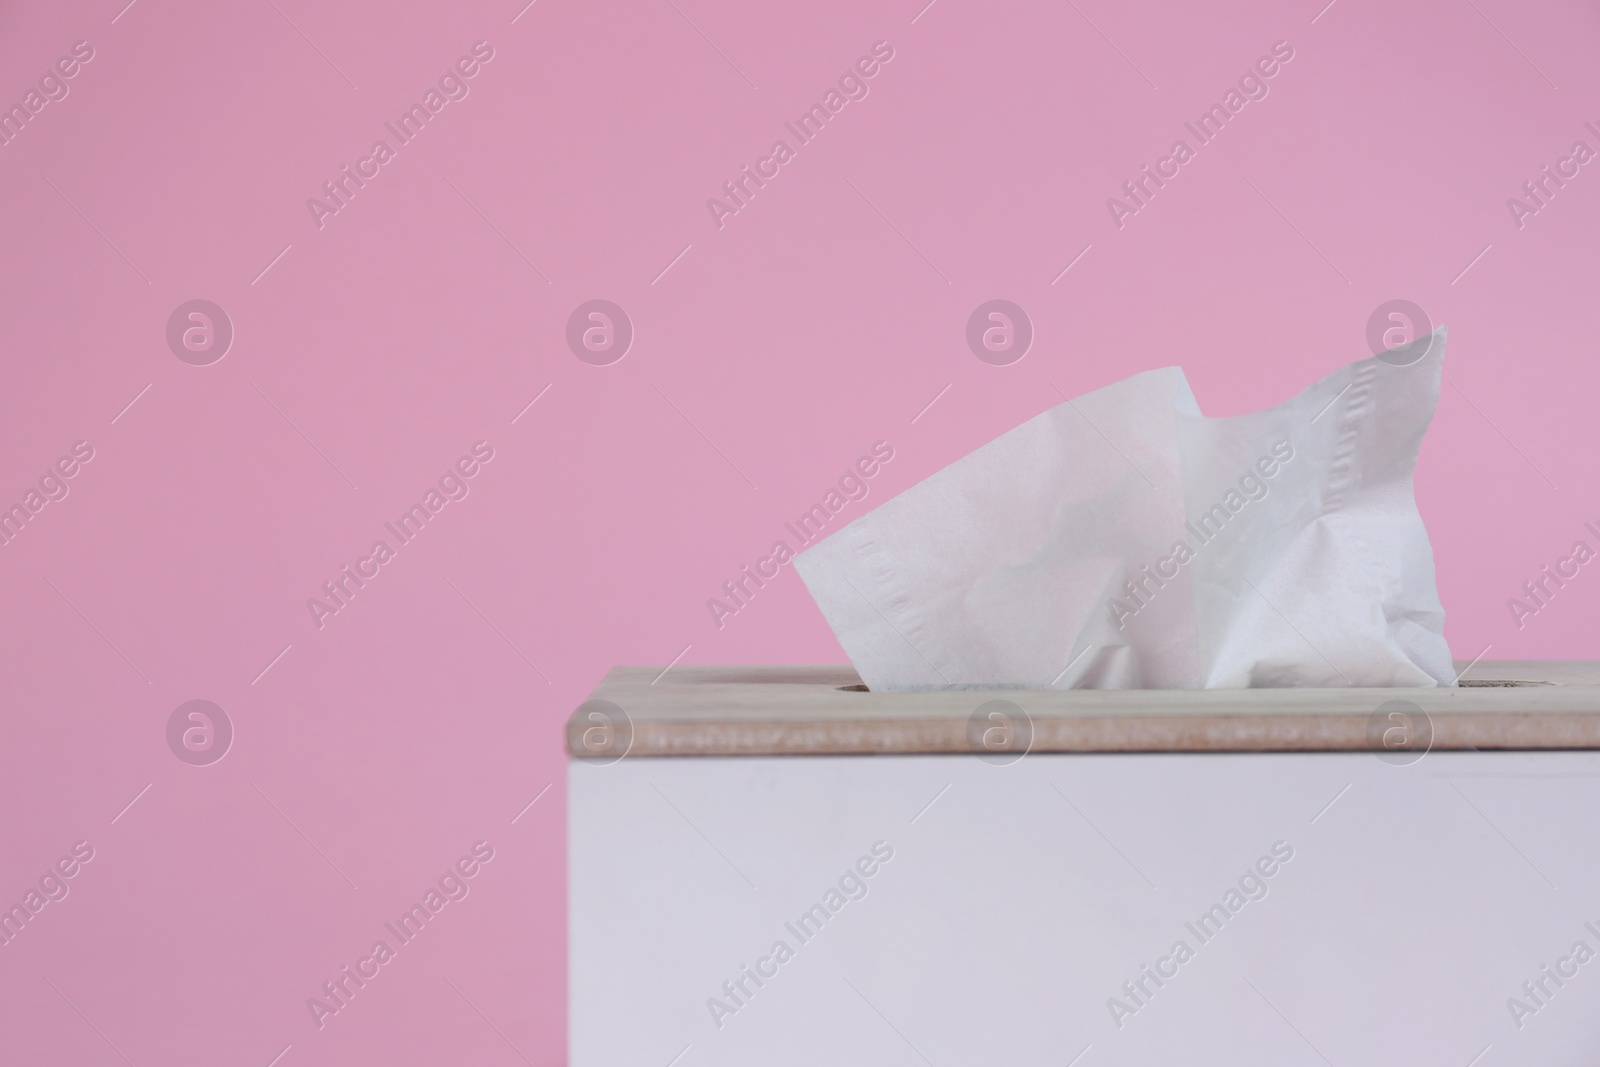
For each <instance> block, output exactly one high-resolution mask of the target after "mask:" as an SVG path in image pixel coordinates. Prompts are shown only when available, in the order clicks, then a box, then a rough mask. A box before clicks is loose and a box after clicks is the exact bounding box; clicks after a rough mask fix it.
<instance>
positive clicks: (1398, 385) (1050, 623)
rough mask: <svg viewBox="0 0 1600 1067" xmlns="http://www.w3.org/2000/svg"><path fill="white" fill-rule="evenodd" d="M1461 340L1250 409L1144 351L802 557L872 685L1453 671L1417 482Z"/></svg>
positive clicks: (1365, 364)
mask: <svg viewBox="0 0 1600 1067" xmlns="http://www.w3.org/2000/svg"><path fill="white" fill-rule="evenodd" d="M1444 345H1445V333H1444V330H1443V329H1442V328H1441V329H1439V330H1437V331H1435V333H1434V334H1433V336H1432V338H1431V339H1429V341H1428V343H1426V344H1424V345H1415V346H1413V347H1412V348H1411V349H1409V350H1408V351H1407V353H1406V357H1405V358H1406V359H1410V360H1414V361H1413V362H1405V363H1403V365H1402V361H1401V360H1399V359H1395V358H1394V357H1393V356H1392V355H1391V354H1390V353H1385V356H1384V357H1378V358H1374V359H1366V360H1362V361H1361V362H1359V363H1354V364H1351V365H1350V366H1347V367H1345V368H1343V369H1342V370H1340V371H1338V372H1336V373H1334V374H1332V375H1330V376H1328V377H1327V378H1325V379H1323V380H1322V381H1320V382H1318V383H1317V384H1315V385H1313V386H1311V387H1310V388H1309V389H1307V390H1305V391H1304V392H1302V393H1301V394H1300V395H1298V396H1296V397H1294V398H1293V399H1292V400H1289V401H1288V402H1287V403H1284V404H1281V405H1279V406H1278V407H1275V408H1272V409H1270V410H1267V411H1262V412H1257V413H1255V414H1251V415H1241V416H1236V417H1233V418H1219V419H1208V418H1205V417H1204V416H1202V415H1201V414H1200V411H1199V407H1198V405H1197V404H1196V403H1195V400H1194V396H1193V394H1192V393H1191V392H1190V390H1189V385H1188V382H1187V380H1186V379H1185V378H1184V375H1183V371H1182V370H1181V369H1179V368H1177V367H1167V368H1163V369H1161V370H1153V371H1147V372H1145V373H1143V374H1137V375H1134V376H1133V377H1131V378H1128V379H1125V380H1124V381H1120V382H1117V383H1115V384H1113V385H1109V386H1106V387H1105V388H1103V389H1098V390H1096V391H1095V392H1092V393H1089V394H1087V395H1085V396H1081V397H1078V398H1077V399H1075V400H1070V401H1068V402H1066V403H1064V404H1061V405H1058V406H1057V407H1054V408H1051V409H1050V410H1048V411H1046V412H1044V413H1043V414H1041V415H1038V416H1036V417H1035V418H1033V419H1030V420H1029V421H1027V422H1025V423H1023V424H1022V425H1021V426H1018V427H1017V428H1016V429H1014V430H1011V431H1010V432H1008V433H1006V434H1003V435H1002V436H1000V437H998V438H996V439H995V440H993V441H991V442H989V443H988V444H986V445H984V446H983V447H981V448H979V449H978V450H977V451H975V452H973V453H971V454H970V455H968V456H965V457H963V458H962V459H960V460H957V461H956V462H955V463H952V464H951V465H950V466H948V467H946V468H945V469H943V470H941V471H939V472H938V473H936V474H934V475H932V476H931V477H929V478H927V479H926V480H924V481H922V482H920V483H918V484H917V485H915V486H913V487H912V488H910V489H908V490H906V491H905V492H903V493H901V494H900V495H899V496H896V497H894V498H893V499H891V500H889V501H887V502H885V503H883V504H881V505H880V506H879V507H877V508H876V509H874V510H873V511H870V512H868V513H867V514H866V515H864V516H862V517H861V518H859V519H857V520H855V521H854V522H852V523H850V524H849V525H848V526H845V527H844V528H842V529H840V530H839V531H838V532H836V533H835V534H833V535H832V536H830V537H828V538H826V539H824V540H822V541H820V542H818V543H817V544H816V545H814V546H812V547H811V548H809V549H807V550H806V551H804V552H802V553H800V554H799V555H798V556H796V557H795V566H796V569H797V570H798V571H799V572H800V575H801V577H802V578H803V579H804V581H805V583H806V586H807V588H808V589H809V590H810V591H811V594H812V596H813V597H814V598H815V599H816V602H817V604H818V606H819V607H820V608H821V609H822V613H823V615H824V617H825V618H826V619H827V621H828V624H829V625H830V626H831V627H832V628H833V631H834V633H835V634H836V635H837V636H838V638H839V643H840V644H841V645H843V646H844V649H845V652H846V653H847V654H848V655H849V656H850V660H851V662H852V663H853V664H854V665H855V667H856V670H857V672H858V673H860V675H861V678H862V680H863V681H864V682H865V683H866V684H867V687H868V688H870V689H874V690H925V689H960V688H985V689H987V688H1030V689H1047V688H1058V689H1066V688H1089V689H1127V688H1162V689H1172V688H1210V689H1221V688H1245V687H1262V686H1341V687H1342V686H1432V685H1454V684H1455V672H1454V670H1453V668H1452V666H1451V661H1450V650H1449V648H1448V646H1447V645H1446V644H1445V640H1444V635H1443V630H1444V609H1443V608H1442V607H1441V606H1440V604H1439V596H1438V592H1437V590H1436V589H1435V586H1434V576H1433V552H1432V549H1431V547H1430V546H1429V543H1428V535H1427V531H1426V530H1425V529H1424V527H1423V525H1422V518H1421V516H1420V515H1419V514H1418V512H1417V508H1416V503H1415V500H1414V498H1413V496H1412V492H1411V473H1412V468H1413V466H1414V464H1415V462H1416V457H1417V450H1418V447H1419V446H1420V444H1421V441H1422V436H1423V434H1424V432H1425V431H1426V430H1427V427H1428V423H1429V421H1430V420H1431V419H1432V417H1433V411H1434V408H1435V406H1436V404H1437V402H1438V397H1439V380H1440V368H1441V366H1442V362H1443V356H1444ZM1418 352H1421V353H1422V354H1421V356H1420V358H1416V356H1417V353H1418ZM1386 357H1387V358H1386Z"/></svg>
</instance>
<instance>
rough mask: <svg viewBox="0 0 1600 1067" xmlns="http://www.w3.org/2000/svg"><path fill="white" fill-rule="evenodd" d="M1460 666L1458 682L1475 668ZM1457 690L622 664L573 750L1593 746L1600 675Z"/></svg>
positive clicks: (1581, 667) (1557, 674) (1502, 665)
mask: <svg viewBox="0 0 1600 1067" xmlns="http://www.w3.org/2000/svg"><path fill="white" fill-rule="evenodd" d="M1468 666H1469V665H1468V664H1466V663H1458V664H1457V669H1458V670H1465V669H1467V668H1468ZM1470 667H1471V670H1470V674H1471V677H1469V678H1467V679H1465V680H1463V681H1462V683H1461V685H1460V686H1459V687H1457V688H1451V689H1343V688H1341V689H1062V690H1037V689H960V690H939V691H935V692H921V693H873V692H867V691H866V690H865V689H864V687H862V685H861V679H860V678H859V677H858V676H857V675H856V673H855V671H854V670H852V669H851V668H850V667H848V666H722V667H718V666H680V667H672V668H670V669H667V670H663V669H662V668H659V667H616V668H614V669H612V671H611V672H610V673H609V674H607V675H606V677H605V679H604V680H603V681H601V683H600V685H599V686H598V687H596V689H595V691H594V693H593V695H592V696H591V697H590V699H589V700H588V701H586V702H584V703H583V704H582V705H580V706H579V707H578V709H577V710H576V711H574V712H573V714H572V716H571V718H570V719H569V720H568V721H567V751H568V753H569V754H570V755H571V756H573V757H574V758H577V759H582V760H584V761H586V762H594V763H609V762H614V761H616V760H618V759H621V758H623V757H624V756H635V757H638V756H821V755H909V754H917V753H945V754H971V755H978V756H982V757H985V758H989V759H992V760H997V761H1004V760H1007V759H1016V758H1020V757H1021V756H1022V755H1023V754H1026V753H1028V752H1346V751H1378V752H1384V751H1386V750H1387V751H1388V752H1391V753H1393V754H1394V756H1395V758H1396V759H1404V758H1406V756H1407V754H1410V753H1416V754H1420V753H1421V752H1425V751H1428V750H1430V749H1437V750H1481V749H1600V662H1595V661H1580V660H1533V661H1513V660H1498V661H1496V660H1487V661H1483V662H1480V663H1476V664H1472V665H1470Z"/></svg>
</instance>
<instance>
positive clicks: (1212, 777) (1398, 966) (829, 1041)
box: [567, 662, 1600, 1067]
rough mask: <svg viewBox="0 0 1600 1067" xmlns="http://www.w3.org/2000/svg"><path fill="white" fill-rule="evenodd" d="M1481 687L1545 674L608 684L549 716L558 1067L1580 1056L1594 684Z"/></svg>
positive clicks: (1597, 760)
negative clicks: (1072, 684) (1443, 678)
mask: <svg viewBox="0 0 1600 1067" xmlns="http://www.w3.org/2000/svg"><path fill="white" fill-rule="evenodd" d="M1472 674H1473V676H1475V677H1478V678H1486V679H1506V680H1512V681H1517V682H1522V683H1539V684H1521V685H1489V684H1485V683H1477V684H1474V683H1472V682H1471V681H1468V682H1466V683H1464V684H1463V686H1462V687H1461V688H1439V689H1403V690H1383V689H1360V690H1343V689H1341V690H1326V689H1280V690H1204V691H1180V690H1165V691H1152V690H1117V691H1106V690H1101V691H1083V690H1078V691H1066V692H1060V691H1049V692H1044V691H1024V690H1000V691H988V692H970V691H969V692H953V693H867V692H859V691H851V687H854V686H857V685H858V679H857V677H856V675H855V674H854V672H853V671H851V670H850V669H849V668H845V667H677V668H673V669H672V670H670V671H668V672H667V673H666V674H665V675H661V672H660V671H659V670H657V669H646V668H618V669H616V670H614V671H612V672H611V674H610V675H609V676H608V677H607V678H606V680H605V681H604V682H603V683H602V684H601V685H600V686H599V687H598V688H597V689H596V691H595V693H594V697H593V698H592V699H591V701H589V702H588V703H586V704H584V705H583V706H582V707H580V708H579V709H578V710H577V712H575V713H574V715H573V717H572V720H571V721H570V722H569V724H568V730H567V739H568V749H569V752H570V754H571V755H572V757H573V758H572V760H571V761H570V773H569V778H568V799H569V818H570V841H569V848H570V886H569V888H570V901H569V908H570V954H571V956H570V998H571V999H570V1011H571V1026H570V1041H571V1047H570V1058H571V1062H572V1063H573V1064H574V1065H575V1067H612V1065H615V1064H623V1063H640V1064H657V1065H659V1067H668V1065H669V1064H671V1065H674V1067H680V1065H681V1067H691V1065H693V1067H702V1065H705V1067H709V1065H722V1064H726V1065H729V1067H732V1065H736V1064H737V1065H743V1064H749V1063H761V1064H765V1065H774V1067H775V1065H781V1064H796V1065H799V1064H805V1065H814V1064H819V1063H864V1062H872V1063H885V1064H895V1063H899V1064H918V1063H927V1064H933V1065H935V1067H945V1065H947V1064H948V1065H952V1067H953V1065H956V1064H962V1063H980V1062H981V1063H989V1062H1004V1063H1019V1064H1030V1063H1036V1064H1057V1065H1063V1064H1069V1063H1070V1064H1076V1065H1078V1067H1102V1065H1108V1064H1128V1065H1134V1064H1141V1065H1142V1064H1159V1063H1185V1064H1229V1065H1232V1064H1239V1063H1282V1064H1321V1063H1323V1062H1324V1061H1326V1062H1330V1063H1334V1064H1358V1063H1359V1064H1389V1063H1395V1064H1400V1063H1423V1062H1427V1063H1455V1064H1459V1065H1461V1067H1465V1065H1466V1064H1468V1063H1469V1062H1474V1057H1478V1056H1480V1055H1481V1056H1483V1059H1482V1060H1480V1061H1477V1062H1480V1063H1482V1064H1483V1065H1484V1067H1489V1065H1491V1064H1497V1063H1530V1064H1531V1063H1558V1062H1560V1063H1565V1062H1579V1060H1580V1058H1581V1057H1582V1056H1584V1055H1591V1056H1592V1054H1593V1051H1594V1049H1595V1047H1596V1046H1597V1044H1600V1011H1597V1010H1596V1009H1597V1007H1600V958H1591V957H1594V956H1595V954H1596V953H1600V850H1596V849H1594V848H1592V847H1590V845H1591V844H1592V843H1593V842H1594V841H1596V840H1600V751H1596V750H1597V749H1600V665H1597V664H1594V663H1554V662H1552V663H1505V662H1501V663H1487V662H1486V663H1479V664H1477V665H1476V666H1475V667H1474V668H1473V670H1472ZM652 679H655V681H653V682H652ZM683 757H693V758H683ZM1486 1049H1487V1050H1489V1051H1488V1052H1487V1053H1486V1054H1485V1050H1486Z"/></svg>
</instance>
